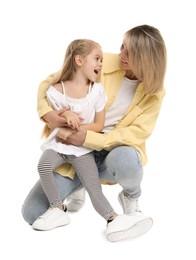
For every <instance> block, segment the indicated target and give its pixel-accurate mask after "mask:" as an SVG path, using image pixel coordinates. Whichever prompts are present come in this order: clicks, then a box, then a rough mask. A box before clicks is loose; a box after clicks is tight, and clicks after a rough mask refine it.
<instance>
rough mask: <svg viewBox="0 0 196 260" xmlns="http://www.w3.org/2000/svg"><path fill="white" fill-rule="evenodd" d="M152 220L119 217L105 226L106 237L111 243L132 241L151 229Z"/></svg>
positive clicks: (138, 217) (137, 215) (139, 215)
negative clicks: (125, 240)
mask: <svg viewBox="0 0 196 260" xmlns="http://www.w3.org/2000/svg"><path fill="white" fill-rule="evenodd" d="M152 223H153V222H152V219H151V218H148V217H145V216H143V215H142V214H136V215H131V216H130V215H119V216H117V217H116V218H115V219H114V220H113V221H112V222H110V223H109V224H108V225H107V230H106V237H107V239H108V240H109V241H111V242H116V241H121V240H124V239H132V238H136V237H139V236H141V235H143V234H144V233H146V232H147V231H148V230H149V229H150V228H151V227H152Z"/></svg>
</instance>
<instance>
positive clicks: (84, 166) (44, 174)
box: [38, 150, 115, 220]
mask: <svg viewBox="0 0 196 260" xmlns="http://www.w3.org/2000/svg"><path fill="white" fill-rule="evenodd" d="M64 163H70V164H71V165H72V166H73V167H74V170H75V172H76V173H77V175H78V177H79V179H80V181H81V182H82V184H83V186H84V187H85V189H86V191H87V192H88V194H89V197H90V199H91V202H92V204H93V207H94V208H95V210H96V211H97V212H98V213H99V214H100V215H101V216H102V217H103V218H105V219H106V220H108V219H109V218H110V217H111V216H113V215H114V214H115V212H114V210H113V208H112V207H111V205H110V203H109V202H108V200H107V199H106V197H105V196H104V194H103V192H102V188H101V183H100V179H99V173H98V169H97V166H96V163H95V160H94V153H93V152H91V153H88V154H85V155H82V156H80V157H76V156H74V155H64V154H60V153H57V152H56V151H54V150H46V151H44V152H43V154H42V156H41V158H40V160H39V163H38V172H39V175H40V179H41V184H42V187H43V190H44V192H45V194H46V196H47V198H48V201H49V203H50V207H56V206H60V205H62V203H63V201H62V199H61V198H60V195H59V192H58V186H57V183H56V181H55V178H54V170H55V169H56V168H57V167H58V166H60V165H62V164H64Z"/></svg>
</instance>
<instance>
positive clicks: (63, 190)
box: [22, 173, 82, 224]
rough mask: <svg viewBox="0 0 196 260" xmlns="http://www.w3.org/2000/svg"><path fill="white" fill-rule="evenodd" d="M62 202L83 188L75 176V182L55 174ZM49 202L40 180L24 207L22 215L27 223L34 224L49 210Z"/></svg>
mask: <svg viewBox="0 0 196 260" xmlns="http://www.w3.org/2000/svg"><path fill="white" fill-rule="evenodd" d="M54 178H55V181H56V183H57V186H58V190H59V194H60V198H61V200H62V201H63V200H65V199H66V197H68V196H69V195H70V194H71V193H72V192H74V191H75V190H77V189H78V188H79V187H82V184H81V182H80V180H79V179H78V177H77V175H75V178H74V180H71V179H70V178H68V177H63V176H61V175H60V174H58V173H54ZM49 206H50V205H49V202H48V199H47V197H46V195H45V192H44V190H43V188H42V185H41V181H40V180H39V181H38V182H37V183H36V184H35V185H34V187H33V188H32V189H31V191H30V192H29V194H28V196H27V197H26V199H25V201H24V203H23V206H22V215H23V218H24V220H25V221H26V222H28V223H29V224H33V222H34V221H35V220H36V219H37V218H38V217H39V216H41V215H42V214H43V213H44V212H46V210H47V209H48V208H49Z"/></svg>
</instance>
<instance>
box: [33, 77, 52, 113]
mask: <svg viewBox="0 0 196 260" xmlns="http://www.w3.org/2000/svg"><path fill="white" fill-rule="evenodd" d="M54 75H55V74H52V75H50V76H49V77H48V78H47V79H46V80H44V81H42V82H41V83H40V85H39V88H38V93H37V112H38V115H39V117H40V118H41V117H42V116H43V115H45V114H46V113H48V112H50V111H51V110H52V108H51V107H50V106H49V104H48V101H47V97H46V91H47V89H48V87H49V86H51V82H52V80H53V78H54Z"/></svg>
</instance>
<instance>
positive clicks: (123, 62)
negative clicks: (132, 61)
mask: <svg viewBox="0 0 196 260" xmlns="http://www.w3.org/2000/svg"><path fill="white" fill-rule="evenodd" d="M120 61H121V63H122V64H128V62H127V61H125V60H123V59H121V60H120Z"/></svg>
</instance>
